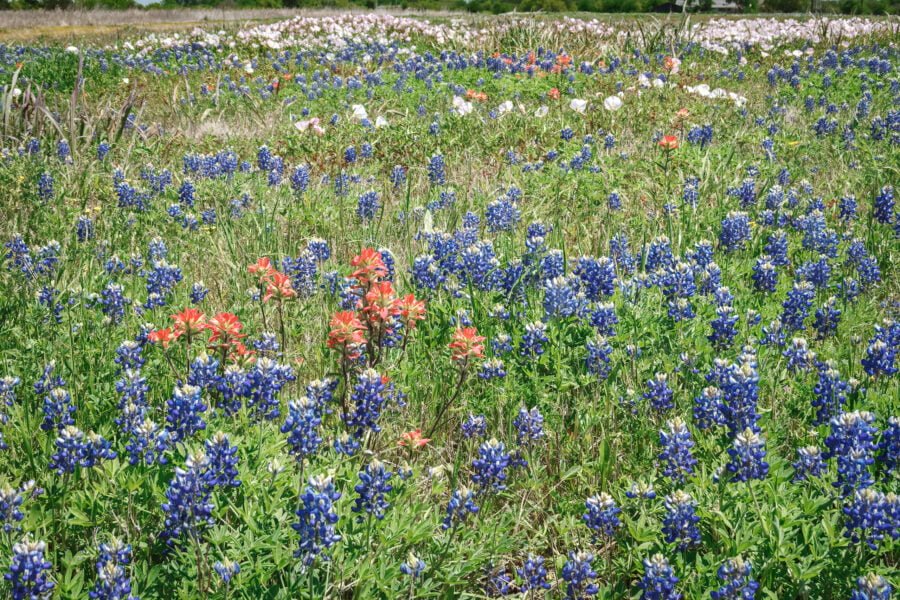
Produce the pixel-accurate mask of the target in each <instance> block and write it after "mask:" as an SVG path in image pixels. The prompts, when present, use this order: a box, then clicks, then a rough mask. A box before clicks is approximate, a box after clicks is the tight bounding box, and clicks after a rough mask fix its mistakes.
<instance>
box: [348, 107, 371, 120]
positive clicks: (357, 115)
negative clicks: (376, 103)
mask: <svg viewBox="0 0 900 600" xmlns="http://www.w3.org/2000/svg"><path fill="white" fill-rule="evenodd" d="M351 108H352V109H353V118H354V119H356V120H357V121H362V120H363V119H368V118H369V113H368V112H366V107H365V106H363V105H362V104H354V105H353V106H352V107H351Z"/></svg>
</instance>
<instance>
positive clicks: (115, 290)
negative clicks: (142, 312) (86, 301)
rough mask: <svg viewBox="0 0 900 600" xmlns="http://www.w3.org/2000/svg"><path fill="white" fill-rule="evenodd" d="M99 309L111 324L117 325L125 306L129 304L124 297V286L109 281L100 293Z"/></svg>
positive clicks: (120, 320) (129, 300)
mask: <svg viewBox="0 0 900 600" xmlns="http://www.w3.org/2000/svg"><path fill="white" fill-rule="evenodd" d="M99 303H100V310H102V311H103V314H104V315H106V318H107V319H109V322H110V323H112V324H113V325H118V324H119V323H121V322H122V319H123V318H125V307H126V306H128V305H130V304H131V298H126V297H125V293H124V288H123V287H122V286H121V285H119V284H118V283H114V282H110V283H109V284H108V285H107V286H106V287H105V288H104V289H103V291H102V292H101V293H100V301H99Z"/></svg>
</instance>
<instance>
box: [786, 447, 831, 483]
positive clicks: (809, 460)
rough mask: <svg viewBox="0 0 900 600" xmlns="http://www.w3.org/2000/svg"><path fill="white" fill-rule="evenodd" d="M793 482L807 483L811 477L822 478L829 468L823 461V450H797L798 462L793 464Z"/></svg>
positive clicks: (814, 448) (813, 448)
mask: <svg viewBox="0 0 900 600" xmlns="http://www.w3.org/2000/svg"><path fill="white" fill-rule="evenodd" d="M793 467H794V478H793V481H795V482H797V481H805V480H806V479H808V478H809V477H821V476H822V474H824V473H825V471H826V468H827V466H826V465H825V461H823V460H822V450H820V449H819V447H818V446H804V447H803V448H798V449H797V461H796V462H795V463H794V464H793Z"/></svg>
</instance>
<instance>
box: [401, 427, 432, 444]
mask: <svg viewBox="0 0 900 600" xmlns="http://www.w3.org/2000/svg"><path fill="white" fill-rule="evenodd" d="M430 441H431V438H426V437H422V430H421V429H414V430H412V431H407V432H406V433H403V434H401V435H400V440H399V441H398V442H397V445H398V446H409V447H410V448H423V447H425V446H426V445H428V442H430Z"/></svg>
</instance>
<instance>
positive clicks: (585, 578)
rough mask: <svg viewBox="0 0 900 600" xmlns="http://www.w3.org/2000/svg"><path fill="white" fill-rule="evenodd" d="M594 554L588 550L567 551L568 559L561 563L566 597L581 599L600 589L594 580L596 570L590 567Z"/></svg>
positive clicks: (575, 599)
mask: <svg viewBox="0 0 900 600" xmlns="http://www.w3.org/2000/svg"><path fill="white" fill-rule="evenodd" d="M592 562H594V555H593V554H591V553H590V552H569V560H567V561H566V564H565V565H563V570H562V578H563V581H565V582H566V598H567V599H568V598H571V599H572V600H583V599H584V598H587V597H589V596H594V595H596V594H597V592H599V591H600V588H599V587H597V584H596V583H594V580H595V579H596V578H597V572H596V571H594V569H593V568H592V567H591V563H592Z"/></svg>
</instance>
